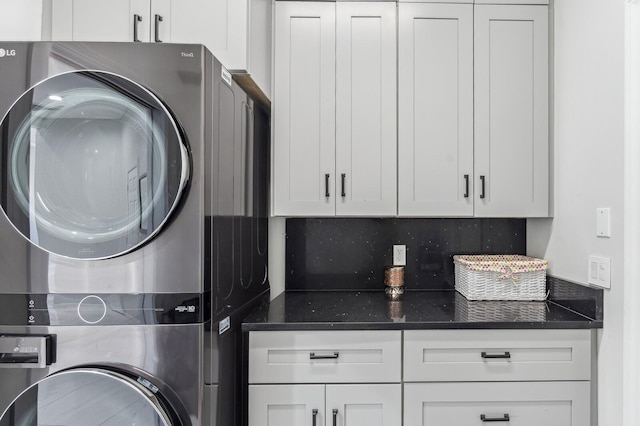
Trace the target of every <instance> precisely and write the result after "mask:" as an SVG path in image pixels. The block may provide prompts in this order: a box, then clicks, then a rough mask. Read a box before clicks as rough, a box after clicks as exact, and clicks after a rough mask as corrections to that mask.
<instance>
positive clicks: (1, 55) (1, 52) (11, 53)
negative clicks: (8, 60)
mask: <svg viewBox="0 0 640 426" xmlns="http://www.w3.org/2000/svg"><path fill="white" fill-rule="evenodd" d="M5 56H16V51H15V49H11V50H5V49H2V48H0V58H4V57H5Z"/></svg>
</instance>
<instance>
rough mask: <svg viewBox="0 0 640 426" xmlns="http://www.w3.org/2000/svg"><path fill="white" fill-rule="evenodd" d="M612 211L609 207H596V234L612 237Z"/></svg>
mask: <svg viewBox="0 0 640 426" xmlns="http://www.w3.org/2000/svg"><path fill="white" fill-rule="evenodd" d="M610 214H611V211H610V209H609V208H608V207H606V208H598V209H596V236H598V237H604V238H609V237H611V218H610Z"/></svg>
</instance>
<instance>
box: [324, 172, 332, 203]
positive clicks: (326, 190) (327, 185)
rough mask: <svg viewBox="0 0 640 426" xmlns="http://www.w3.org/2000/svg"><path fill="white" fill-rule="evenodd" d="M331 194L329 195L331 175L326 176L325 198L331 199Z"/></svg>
mask: <svg viewBox="0 0 640 426" xmlns="http://www.w3.org/2000/svg"><path fill="white" fill-rule="evenodd" d="M330 195H331V194H330V193H329V173H327V174H326V175H324V196H325V197H327V198H329V196H330Z"/></svg>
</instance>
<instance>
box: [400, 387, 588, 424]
mask: <svg viewBox="0 0 640 426" xmlns="http://www.w3.org/2000/svg"><path fill="white" fill-rule="evenodd" d="M589 392H590V388H589V382H503V383H409V384H406V385H405V386H404V414H405V421H404V425H405V426H422V425H483V424H486V423H485V422H492V421H493V422H496V423H492V424H505V425H507V424H509V425H516V424H517V425H518V426H539V425H547V426H585V425H588V424H590V421H589V418H590V406H589V404H590V400H589V398H590V397H589ZM483 417H484V421H483V420H482V418H483Z"/></svg>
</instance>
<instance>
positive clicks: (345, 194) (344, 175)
mask: <svg viewBox="0 0 640 426" xmlns="http://www.w3.org/2000/svg"><path fill="white" fill-rule="evenodd" d="M346 178H347V175H346V174H345V173H343V174H342V176H341V180H342V196H343V197H346V196H347V193H346V192H344V181H345V179H346Z"/></svg>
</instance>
